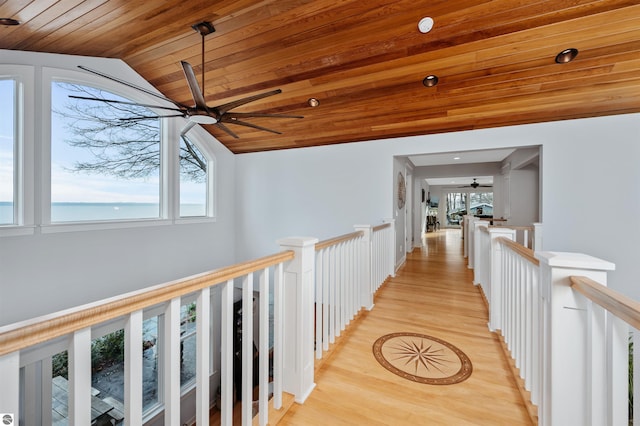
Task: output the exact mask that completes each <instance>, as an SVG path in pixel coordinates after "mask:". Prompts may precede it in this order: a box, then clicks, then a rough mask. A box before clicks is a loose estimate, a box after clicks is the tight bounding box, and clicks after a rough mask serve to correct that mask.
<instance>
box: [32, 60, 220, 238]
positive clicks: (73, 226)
mask: <svg viewBox="0 0 640 426" xmlns="http://www.w3.org/2000/svg"><path fill="white" fill-rule="evenodd" d="M53 82H64V83H71V84H80V85H86V86H89V87H94V88H97V89H100V90H104V91H107V92H111V93H113V94H115V95H118V96H122V97H123V98H126V99H130V100H131V101H133V102H140V103H145V104H150V105H154V104H155V105H158V106H161V104H160V102H158V101H157V100H156V99H155V98H154V97H152V96H150V95H146V94H144V93H142V92H140V91H138V90H135V89H131V88H129V87H126V86H124V85H120V84H115V83H111V82H110V81H108V80H106V79H104V78H102V77H99V76H94V75H91V74H88V73H86V72H79V71H72V70H66V69H60V68H51V67H43V68H42V88H43V90H42V97H43V101H42V112H41V114H42V120H41V123H42V138H41V148H42V168H41V170H42V182H43V184H42V193H41V196H40V200H39V202H40V203H41V205H42V207H41V211H42V220H41V229H42V233H55V232H67V231H87V230H103V229H120V228H133V227H145V226H163V225H173V224H178V223H194V222H213V221H215V214H214V213H215V212H214V209H213V207H212V206H213V205H214V202H213V199H214V198H215V193H214V191H213V190H212V189H213V182H214V173H211V169H214V164H215V158H214V156H213V153H212V152H211V150H210V149H206V148H203V147H206V144H205V143H203V141H202V138H201V137H198V136H196V135H197V134H195V133H194V135H190V136H191V140H192V141H193V143H195V144H196V145H197V146H198V148H199V149H200V150H201V152H202V153H203V155H204V156H205V157H206V158H207V160H208V168H209V169H208V170H207V182H208V185H207V215H206V216H198V217H180V216H179V212H180V206H179V189H180V188H179V186H180V182H179V164H178V161H179V159H178V149H179V132H178V130H177V129H178V128H179V126H180V124H181V123H180V122H184V123H187V121H186V120H184V119H181V118H179V117H178V118H171V119H160V156H161V159H160V176H159V203H160V209H159V217H158V218H138V219H122V220H86V221H77V222H51V125H52V123H51V108H52V99H51V85H52V84H53ZM121 86H122V87H121ZM160 114H161V113H160ZM195 127H198V126H195ZM174 141H177V143H176V142H174Z"/></svg>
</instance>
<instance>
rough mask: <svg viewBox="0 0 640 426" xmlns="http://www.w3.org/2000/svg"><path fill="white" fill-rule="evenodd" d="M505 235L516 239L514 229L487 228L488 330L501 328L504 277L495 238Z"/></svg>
mask: <svg viewBox="0 0 640 426" xmlns="http://www.w3.org/2000/svg"><path fill="white" fill-rule="evenodd" d="M499 237H505V238H508V239H510V240H511V241H515V239H516V230H515V229H510V228H504V227H501V226H500V227H496V228H489V238H490V239H491V254H490V256H491V260H490V262H491V265H490V266H489V267H490V268H491V282H490V284H489V288H490V289H491V290H490V292H489V330H491V331H496V330H502V288H503V287H504V281H503V280H504V277H503V276H502V272H503V271H502V244H500V243H498V242H497V241H496V238H499Z"/></svg>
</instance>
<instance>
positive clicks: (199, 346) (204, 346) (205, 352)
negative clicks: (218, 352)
mask: <svg viewBox="0 0 640 426" xmlns="http://www.w3.org/2000/svg"><path fill="white" fill-rule="evenodd" d="M210 320H211V290H210V288H209V287H206V288H203V289H202V290H200V291H199V292H198V298H197V300H196V423H197V424H204V425H206V424H208V422H209V405H210V403H209V401H210V396H209V393H210V392H209V380H210V379H209V376H210V373H211V369H210V360H211V343H210V337H211V334H210V331H209V325H210Z"/></svg>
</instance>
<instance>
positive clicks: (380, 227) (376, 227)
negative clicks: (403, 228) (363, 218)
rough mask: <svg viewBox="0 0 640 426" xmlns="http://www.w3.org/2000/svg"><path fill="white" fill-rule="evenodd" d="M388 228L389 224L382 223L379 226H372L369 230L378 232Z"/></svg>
mask: <svg viewBox="0 0 640 426" xmlns="http://www.w3.org/2000/svg"><path fill="white" fill-rule="evenodd" d="M389 227H391V223H383V224H381V225H377V226H374V227H373V228H372V229H371V231H372V232H378V231H382V230H383V229H384V228H389Z"/></svg>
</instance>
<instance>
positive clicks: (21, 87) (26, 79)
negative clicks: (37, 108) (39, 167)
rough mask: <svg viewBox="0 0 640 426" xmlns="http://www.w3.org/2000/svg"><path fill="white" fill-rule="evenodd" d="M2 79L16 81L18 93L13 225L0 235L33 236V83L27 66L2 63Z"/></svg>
mask: <svg viewBox="0 0 640 426" xmlns="http://www.w3.org/2000/svg"><path fill="white" fill-rule="evenodd" d="M0 78H2V79H3V80H13V81H14V90H15V92H14V93H15V103H14V105H13V108H14V129H13V130H14V132H13V133H14V134H13V137H14V144H13V223H9V224H3V225H0V236H14V235H30V234H33V233H34V229H35V225H34V224H35V220H34V200H33V197H30V196H28V195H30V194H33V193H34V179H33V158H34V144H33V141H34V82H35V69H34V67H33V66H28V65H4V64H0Z"/></svg>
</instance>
